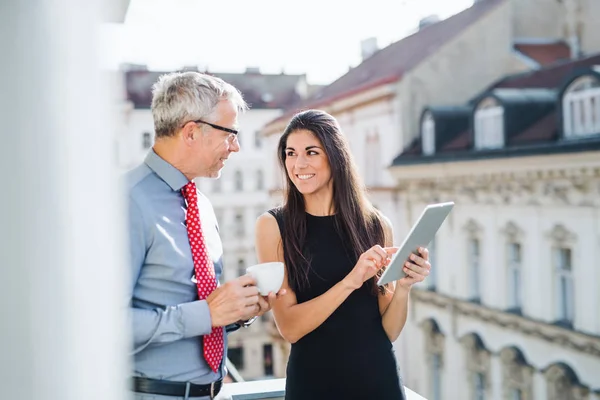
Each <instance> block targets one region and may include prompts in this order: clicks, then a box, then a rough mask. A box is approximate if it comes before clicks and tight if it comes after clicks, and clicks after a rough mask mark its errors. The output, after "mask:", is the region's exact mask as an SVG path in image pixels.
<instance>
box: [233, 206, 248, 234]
mask: <svg viewBox="0 0 600 400" xmlns="http://www.w3.org/2000/svg"><path fill="white" fill-rule="evenodd" d="M234 232H235V235H236V236H237V237H242V236H244V234H245V229H244V214H243V213H242V212H241V211H237V212H236V213H235V227H234Z"/></svg>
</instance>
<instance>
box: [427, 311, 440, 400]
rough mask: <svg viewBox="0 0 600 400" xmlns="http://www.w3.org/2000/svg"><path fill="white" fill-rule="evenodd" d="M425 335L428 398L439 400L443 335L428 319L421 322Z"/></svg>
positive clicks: (432, 321)
mask: <svg viewBox="0 0 600 400" xmlns="http://www.w3.org/2000/svg"><path fill="white" fill-rule="evenodd" d="M422 327H423V333H424V334H425V354H426V357H427V358H426V359H427V363H428V369H429V372H428V374H427V375H428V379H429V383H428V386H429V396H428V398H429V399H430V400H441V398H442V392H443V391H442V377H443V367H444V335H443V334H442V333H441V332H440V328H439V326H438V324H437V322H436V321H435V320H433V319H428V320H426V321H425V322H423V326H422Z"/></svg>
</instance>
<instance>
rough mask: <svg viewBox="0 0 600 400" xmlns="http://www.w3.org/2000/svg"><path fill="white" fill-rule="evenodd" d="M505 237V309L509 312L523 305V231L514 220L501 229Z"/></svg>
mask: <svg viewBox="0 0 600 400" xmlns="http://www.w3.org/2000/svg"><path fill="white" fill-rule="evenodd" d="M501 233H502V234H504V236H505V238H506V253H505V256H506V258H505V265H506V286H505V288H506V292H505V293H506V309H507V311H509V312H517V313H520V312H521V307H522V306H523V301H522V297H521V296H522V293H523V282H522V277H523V272H522V265H523V252H522V242H523V240H524V237H525V235H524V232H523V230H521V228H519V227H518V226H517V224H515V223H514V222H508V223H507V224H506V226H505V227H504V228H503V229H502V230H501Z"/></svg>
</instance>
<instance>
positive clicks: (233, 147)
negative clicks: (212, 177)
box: [229, 136, 240, 153]
mask: <svg viewBox="0 0 600 400" xmlns="http://www.w3.org/2000/svg"><path fill="white" fill-rule="evenodd" d="M229 151H231V152H232V153H237V152H238V151H240V142H239V140H238V138H237V136H236V137H235V138H234V139H233V140H232V141H231V142H230V144H229Z"/></svg>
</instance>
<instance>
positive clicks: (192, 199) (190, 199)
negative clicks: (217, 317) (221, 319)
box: [182, 182, 223, 372]
mask: <svg viewBox="0 0 600 400" xmlns="http://www.w3.org/2000/svg"><path fill="white" fill-rule="evenodd" d="M182 192H183V197H184V198H185V200H186V201H187V213H186V216H185V223H186V226H187V233H188V238H189V241H190V247H191V249H192V257H193V259H194V272H195V274H196V281H197V283H196V284H197V286H198V299H200V300H205V299H206V298H207V297H208V295H209V294H211V293H212V292H213V291H214V290H215V289H216V288H217V279H216V277H215V267H214V265H213V263H212V260H211V258H210V257H209V255H208V251H207V249H206V244H205V242H204V235H203V234H202V226H201V225H200V211H199V210H198V192H197V191H196V184H195V183H194V182H189V183H188V184H187V185H185V186H184V188H183V189H182ZM203 347H204V359H205V360H206V362H207V364H208V365H209V366H210V368H211V369H212V370H213V371H214V372H217V369H218V368H219V365H221V360H222V358H223V328H222V327H220V326H219V327H213V329H212V332H211V333H210V334H209V335H204V336H203Z"/></svg>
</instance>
